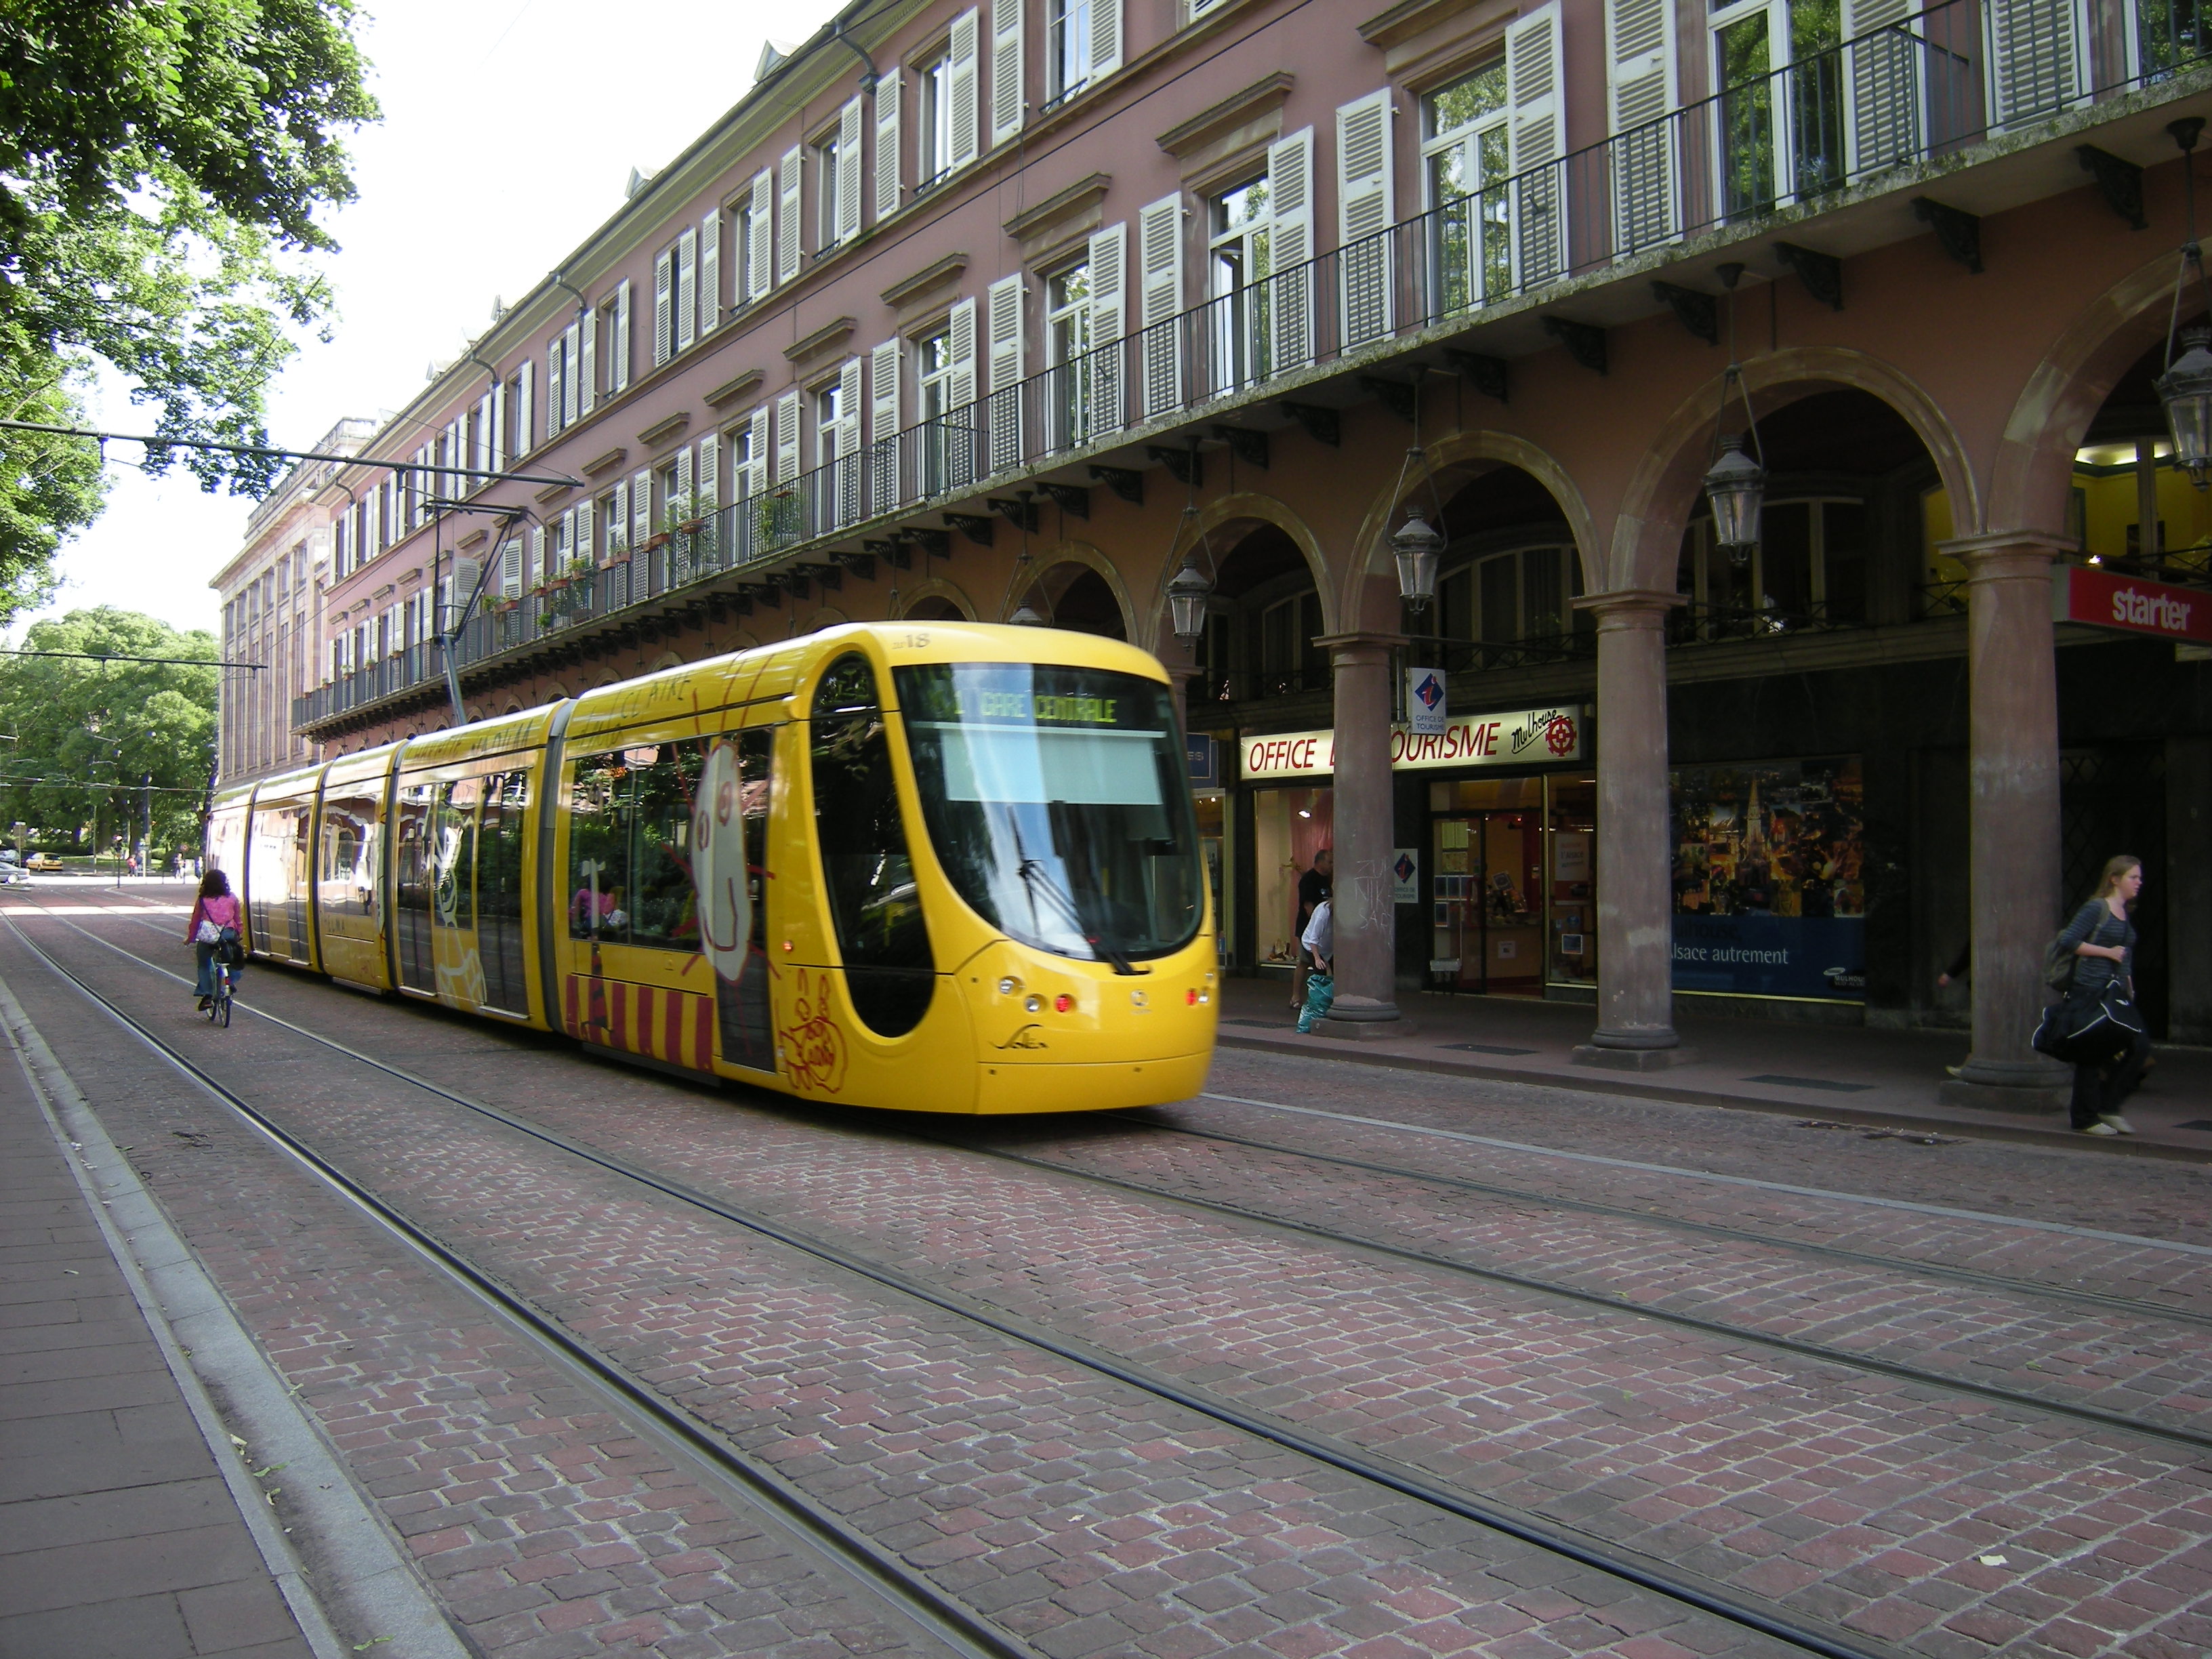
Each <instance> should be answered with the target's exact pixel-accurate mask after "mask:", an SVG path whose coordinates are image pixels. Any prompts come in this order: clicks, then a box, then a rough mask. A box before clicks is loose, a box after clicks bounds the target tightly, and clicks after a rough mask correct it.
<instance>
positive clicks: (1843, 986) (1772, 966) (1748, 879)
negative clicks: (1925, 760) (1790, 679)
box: [1669, 755, 1866, 1002]
mask: <svg viewBox="0 0 2212 1659" xmlns="http://www.w3.org/2000/svg"><path fill="white" fill-rule="evenodd" d="M1669 781H1670V784H1671V790H1672V795H1673V803H1674V988H1675V989H1676V990H1678V991H1705V992H1723V993H1729V994H1735V995H1738V996H1771V997H1801V998H1805V997H1809V998H1818V999H1820V1000H1826V1001H1839V1002H1863V1001H1864V1000H1865V999H1866V880H1865V872H1864V861H1865V838H1866V820H1865V790H1864V786H1863V781H1862V779H1861V775H1860V767H1859V757H1857V756H1856V755H1844V756H1833V757H1826V758H1823V759H1814V760H1781V761H1753V762H1743V763H1733V764H1729V765H1726V766H1699V767H1684V768H1682V769H1679V770H1677V771H1675V772H1674V773H1672V774H1670V775H1669Z"/></svg>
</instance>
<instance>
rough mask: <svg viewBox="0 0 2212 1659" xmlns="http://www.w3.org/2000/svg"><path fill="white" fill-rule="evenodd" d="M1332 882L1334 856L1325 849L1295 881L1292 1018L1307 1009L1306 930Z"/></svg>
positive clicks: (1333, 876)
mask: <svg viewBox="0 0 2212 1659" xmlns="http://www.w3.org/2000/svg"><path fill="white" fill-rule="evenodd" d="M1335 878H1336V854H1334V853H1332V852H1331V851H1329V849H1328V848H1326V847H1324V848H1322V849H1321V850H1320V851H1319V852H1317V853H1316V854H1314V861H1313V868H1312V869H1310V870H1309V871H1307V872H1305V874H1304V875H1302V876H1300V877H1299V878H1298V941H1299V944H1298V953H1297V963H1296V965H1295V966H1293V967H1292V968H1291V1012H1292V1013H1294V1014H1295V1013H1297V1012H1298V1011H1299V1010H1301V1009H1302V1008H1304V1006H1306V975H1308V974H1309V973H1310V972H1311V971H1312V969H1311V968H1310V967H1309V966H1308V965H1307V962H1306V957H1307V951H1306V949H1305V936H1306V926H1307V924H1308V923H1309V922H1310V921H1313V913H1314V911H1315V910H1316V908H1318V907H1319V906H1320V904H1321V902H1322V900H1323V899H1325V898H1327V897H1328V890H1329V887H1330V885H1331V884H1333V883H1334V880H1335Z"/></svg>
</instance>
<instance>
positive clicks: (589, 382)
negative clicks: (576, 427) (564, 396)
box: [576, 311, 599, 419]
mask: <svg viewBox="0 0 2212 1659" xmlns="http://www.w3.org/2000/svg"><path fill="white" fill-rule="evenodd" d="M578 331H579V335H580V338H581V341H582V345H581V348H580V350H579V352H578V356H577V365H576V414H577V416H578V418H579V419H580V418H581V417H582V416H586V415H588V414H590V413H591V412H592V408H593V407H594V406H595V405H596V404H598V403H599V313H598V312H596V311H593V312H587V313H586V314H585V316H584V319H583V321H582V323H581V324H580V325H579V330H578Z"/></svg>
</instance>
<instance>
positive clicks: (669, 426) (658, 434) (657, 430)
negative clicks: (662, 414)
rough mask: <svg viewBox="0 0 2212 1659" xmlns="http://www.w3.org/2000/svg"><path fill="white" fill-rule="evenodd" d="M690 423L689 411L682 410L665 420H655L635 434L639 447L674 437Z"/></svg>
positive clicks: (648, 447)
mask: <svg viewBox="0 0 2212 1659" xmlns="http://www.w3.org/2000/svg"><path fill="white" fill-rule="evenodd" d="M690 424H691V411H690V410H683V411H681V412H680V413H678V414H674V415H671V416H669V417H668V418H667V419H666V420H665V421H655V422H653V424H652V425H651V426H649V427H647V428H646V429H645V430H644V431H642V432H641V433H639V434H638V435H637V441H638V443H639V445H640V446H641V447H643V448H646V449H650V448H652V447H653V445H655V444H657V443H659V442H662V441H665V440H666V439H669V438H672V437H674V436H675V435H677V434H678V433H679V432H681V431H683V430H684V428H685V427H687V426H690Z"/></svg>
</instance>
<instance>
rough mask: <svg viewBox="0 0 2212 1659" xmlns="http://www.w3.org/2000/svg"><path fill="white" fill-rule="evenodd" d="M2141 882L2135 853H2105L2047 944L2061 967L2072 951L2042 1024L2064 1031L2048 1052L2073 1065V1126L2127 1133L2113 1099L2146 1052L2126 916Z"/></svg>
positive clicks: (2137, 1071)
mask: <svg viewBox="0 0 2212 1659" xmlns="http://www.w3.org/2000/svg"><path fill="white" fill-rule="evenodd" d="M2142 883H2143V876H2142V860H2141V859H2139V858H2135V857H2132V856H2130V854H2125V853H2123V854H2120V855H2119V856H2118V857H2117V858H2113V859H2108V860H2106V863H2105V873H2104V874H2103V875H2102V876H2101V877H2100V878H2099V879H2098V883H2097V891H2096V893H2095V895H2094V896H2093V897H2091V898H2088V899H2086V900H2084V901H2083V902H2082V904H2081V908H2080V909H2079V910H2077V911H2075V914H2074V920H2073V921H2069V922H2068V923H2067V924H2066V926H2065V927H2063V929H2061V930H2060V932H2059V934H2058V937H2057V939H2053V940H2052V941H2051V958H2052V960H2053V962H2054V963H2056V964H2057V966H2058V969H2059V970H2060V972H2061V973H2062V974H2063V969H2064V965H2065V959H2066V958H2067V957H2069V956H2070V957H2072V958H2073V969H2074V971H2073V975H2072V978H2071V981H2070V982H2069V983H2068V984H2067V985H2066V987H2065V991H2066V1000H2065V1001H2063V1003H2060V1004H2059V1005H2058V1006H2057V1008H2055V1009H2053V1010H2052V1012H2051V1016H2050V1017H2049V1018H2046V1020H2045V1024H2046V1025H2048V1026H2051V1027H2053V1028H2054V1029H2055V1030H2057V1031H2060V1032H2063V1033H2064V1036H2063V1038H2062V1039H2061V1040H2060V1041H2059V1042H2057V1044H2056V1045H2055V1046H2057V1047H2058V1048H2060V1049H2061V1050H2062V1052H2060V1053H2059V1054H2057V1055H2055V1056H2054V1057H2055V1058H2058V1059H2062V1060H2068V1061H2069V1062H2070V1063H2071V1064H2072V1065H2073V1067H2074V1102H2073V1124H2074V1127H2075V1130H2076V1132H2078V1133H2081V1134H2088V1135H2131V1134H2133V1133H2135V1130H2134V1129H2133V1128H2131V1127H2130V1126H2129V1123H2128V1121H2127V1119H2126V1118H2125V1117H2124V1116H2122V1115H2120V1106H2121V1103H2123V1102H2124V1101H2125V1100H2126V1099H2127V1097H2128V1096H2129V1095H2130V1094H2131V1093H2133V1092H2134V1091H2135V1086H2136V1079H2138V1078H2140V1077H2141V1076H2142V1068H2143V1066H2144V1063H2145V1062H2146V1061H2147V1060H2149V1058H2150V1037H2149V1036H2148V1034H2146V1033H2145V1032H2144V1030H2142V1017H2141V1016H2140V1015H2138V1014H2136V1012H2135V1009H2134V1006H2133V1005H2134V1000H2135V954H2136V929H2135V924H2134V923H2133V922H2131V921H2129V920H2128V910H2129V908H2130V906H2131V905H2132V904H2134V902H2135V900H2136V895H2137V894H2139V893H2141V892H2142ZM2085 1055H2086V1056H2087V1057H2086V1058H2085V1057H2084V1056H2085Z"/></svg>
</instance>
